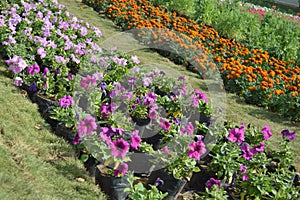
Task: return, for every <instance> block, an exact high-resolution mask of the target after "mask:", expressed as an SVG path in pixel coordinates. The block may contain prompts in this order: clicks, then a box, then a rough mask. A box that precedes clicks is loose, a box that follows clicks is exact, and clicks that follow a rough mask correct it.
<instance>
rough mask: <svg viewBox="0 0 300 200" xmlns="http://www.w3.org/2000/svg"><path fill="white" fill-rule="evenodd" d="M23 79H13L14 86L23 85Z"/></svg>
mask: <svg viewBox="0 0 300 200" xmlns="http://www.w3.org/2000/svg"><path fill="white" fill-rule="evenodd" d="M23 82H24V81H23V79H22V78H21V77H16V78H15V79H14V84H15V85H16V86H22V84H23Z"/></svg>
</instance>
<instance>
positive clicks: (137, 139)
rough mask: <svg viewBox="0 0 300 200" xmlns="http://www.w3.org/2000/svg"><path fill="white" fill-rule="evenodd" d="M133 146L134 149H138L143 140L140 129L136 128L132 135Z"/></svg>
mask: <svg viewBox="0 0 300 200" xmlns="http://www.w3.org/2000/svg"><path fill="white" fill-rule="evenodd" d="M130 140H131V147H132V148H133V149H138V147H139V146H140V142H141V141H142V139H141V137H140V136H139V130H134V131H133V132H132V135H131V138H130Z"/></svg>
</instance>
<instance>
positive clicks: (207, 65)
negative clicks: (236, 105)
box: [82, 0, 300, 121]
mask: <svg viewBox="0 0 300 200" xmlns="http://www.w3.org/2000/svg"><path fill="white" fill-rule="evenodd" d="M82 2H83V3H85V4H87V5H89V6H92V7H93V8H94V9H95V10H96V11H105V14H106V16H107V17H109V18H111V19H112V20H113V21H114V22H115V23H116V24H117V25H119V26H121V27H122V28H123V30H129V29H141V28H159V29H168V31H163V32H164V33H162V34H160V35H157V32H156V33H152V34H151V39H149V40H150V41H151V42H152V43H151V45H157V44H163V43H164V42H165V41H166V40H169V41H176V42H177V44H179V45H178V48H179V49H184V50H185V49H190V50H194V51H195V52H199V51H202V52H203V53H205V54H206V55H205V56H203V55H204V54H203V53H201V55H199V54H198V55H196V56H195V57H193V61H194V63H196V65H197V67H194V66H195V65H193V66H192V67H191V63H189V64H188V63H187V61H189V59H190V57H188V59H186V58H185V59H184V60H183V61H181V62H182V63H185V64H186V65H187V66H188V67H189V69H192V70H193V71H195V72H197V71H201V73H202V72H203V71H206V70H215V68H216V67H217V68H218V69H219V71H220V73H221V75H222V78H223V80H224V83H225V85H226V88H227V90H229V91H230V92H236V93H238V94H240V95H241V96H243V97H244V98H245V100H246V102H248V103H252V104H256V105H258V106H263V107H265V108H267V109H269V110H271V111H276V112H279V113H281V114H283V115H284V116H286V117H289V118H290V119H291V120H295V121H298V120H299V119H300V114H299V113H300V107H299V101H300V97H299V92H300V68H299V66H297V65H296V64H295V62H294V61H293V60H289V61H282V60H278V59H276V58H274V57H271V56H270V55H269V54H268V52H264V51H262V50H261V49H252V50H251V49H248V48H246V47H245V45H244V44H240V43H237V42H235V41H233V40H231V39H229V38H224V37H221V36H219V34H218V32H217V31H216V30H215V29H214V28H212V27H210V26H207V25H202V24H197V23H196V22H195V21H193V20H190V19H189V18H188V17H186V16H180V15H178V13H176V12H169V11H168V10H167V9H166V8H165V7H163V6H159V7H155V6H153V5H152V4H151V3H150V2H149V1H146V0H138V1H134V0H129V1H125V0H121V1H116V0H107V1H98V2H97V3H95V1H93V0H83V1H82ZM172 31H176V32H179V33H182V34H184V35H186V36H187V37H186V38H184V39H183V38H182V36H181V38H180V37H179V36H178V34H177V36H176V34H174V33H172ZM138 37H143V35H138ZM148 37H149V35H148ZM162 39H164V40H162ZM171 56H172V55H171ZM207 56H208V57H209V56H212V57H213V60H214V62H215V63H211V62H210V61H209V60H208V59H207ZM204 78H205V76H204Z"/></svg>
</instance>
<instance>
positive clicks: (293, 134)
mask: <svg viewBox="0 0 300 200" xmlns="http://www.w3.org/2000/svg"><path fill="white" fill-rule="evenodd" d="M281 135H282V137H283V138H285V137H287V138H288V140H289V141H291V140H293V139H295V137H296V132H290V131H289V130H283V131H281Z"/></svg>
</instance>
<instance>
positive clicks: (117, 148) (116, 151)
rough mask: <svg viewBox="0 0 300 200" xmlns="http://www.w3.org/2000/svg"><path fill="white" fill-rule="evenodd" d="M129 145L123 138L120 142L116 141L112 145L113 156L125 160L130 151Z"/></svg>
mask: <svg viewBox="0 0 300 200" xmlns="http://www.w3.org/2000/svg"><path fill="white" fill-rule="evenodd" d="M129 147H130V145H129V143H128V142H127V141H125V140H124V139H123V138H120V139H118V140H114V141H113V142H112V144H111V152H110V153H111V155H112V156H115V157H118V158H125V157H126V153H127V152H128V150H129Z"/></svg>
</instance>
